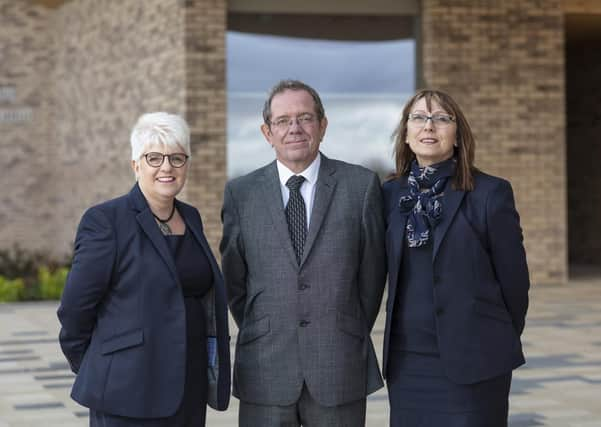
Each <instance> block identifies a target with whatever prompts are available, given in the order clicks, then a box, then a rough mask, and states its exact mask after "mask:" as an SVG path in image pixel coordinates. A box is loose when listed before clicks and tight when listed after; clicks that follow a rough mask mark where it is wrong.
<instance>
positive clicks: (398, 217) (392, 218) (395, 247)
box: [387, 182, 407, 301]
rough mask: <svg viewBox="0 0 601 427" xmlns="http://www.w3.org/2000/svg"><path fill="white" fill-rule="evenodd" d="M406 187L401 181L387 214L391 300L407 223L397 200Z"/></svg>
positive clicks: (397, 275)
mask: <svg viewBox="0 0 601 427" xmlns="http://www.w3.org/2000/svg"><path fill="white" fill-rule="evenodd" d="M406 187H407V185H406V182H403V183H401V185H400V186H399V187H398V189H397V191H395V193H394V195H393V197H392V202H393V207H392V210H391V212H390V214H389V215H388V228H387V234H388V236H387V237H388V241H389V242H390V243H389V245H390V250H391V256H390V257H389V258H391V262H390V265H389V269H390V272H389V283H390V287H391V288H390V294H391V297H392V301H394V294H395V292H396V284H397V282H398V277H399V268H400V266H401V257H402V256H403V238H404V237H405V227H406V225H407V215H403V214H401V210H400V209H399V207H398V201H399V198H400V194H401V191H402V190H403V189H405V188H406Z"/></svg>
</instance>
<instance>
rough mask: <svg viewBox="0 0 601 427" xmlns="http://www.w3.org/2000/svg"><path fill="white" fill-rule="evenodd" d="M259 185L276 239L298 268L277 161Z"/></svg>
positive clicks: (268, 167) (267, 169) (266, 170)
mask: <svg viewBox="0 0 601 427" xmlns="http://www.w3.org/2000/svg"><path fill="white" fill-rule="evenodd" d="M259 185H261V187H262V190H263V199H264V202H265V205H266V206H267V208H268V209H269V213H270V215H271V218H272V220H273V228H274V233H275V238H276V239H277V240H279V241H280V242H281V244H282V248H283V249H284V252H285V253H286V254H288V258H290V261H291V262H292V263H293V264H294V265H295V266H298V263H297V261H296V255H295V254H294V248H293V247H292V241H291V240H290V232H289V231H288V222H287V221H286V212H284V201H283V200H282V190H281V189H280V178H279V175H278V169H277V166H276V162H275V161H274V162H273V163H271V164H270V165H269V166H267V167H266V168H265V174H264V175H263V180H262V182H261V183H260V184H259ZM305 247H306V245H305Z"/></svg>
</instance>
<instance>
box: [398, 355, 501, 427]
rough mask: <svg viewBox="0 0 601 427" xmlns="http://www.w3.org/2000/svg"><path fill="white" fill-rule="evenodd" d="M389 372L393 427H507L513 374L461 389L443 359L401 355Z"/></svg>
mask: <svg viewBox="0 0 601 427" xmlns="http://www.w3.org/2000/svg"><path fill="white" fill-rule="evenodd" d="M392 354H393V355H394V356H393V357H392V358H391V360H390V362H389V363H390V365H389V369H388V381H387V383H388V397H389V400H390V425H391V427H440V426H445V427H507V415H508V398H509V388H510V385H511V373H508V374H505V375H502V376H499V377H495V378H492V379H489V380H486V381H482V382H478V383H475V384H456V383H454V382H452V381H451V380H449V379H448V378H447V377H446V375H445V374H444V370H443V366H442V362H441V360H440V358H439V357H438V355H432V354H420V353H411V352H403V351H395V352H393V353H392Z"/></svg>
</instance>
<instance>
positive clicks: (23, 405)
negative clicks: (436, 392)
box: [0, 276, 601, 427]
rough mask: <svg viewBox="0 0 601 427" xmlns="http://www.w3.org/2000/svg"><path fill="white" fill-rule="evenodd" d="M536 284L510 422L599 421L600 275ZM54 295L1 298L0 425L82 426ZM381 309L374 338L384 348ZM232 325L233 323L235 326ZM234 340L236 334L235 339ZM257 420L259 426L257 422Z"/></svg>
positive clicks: (382, 415)
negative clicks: (34, 299)
mask: <svg viewBox="0 0 601 427" xmlns="http://www.w3.org/2000/svg"><path fill="white" fill-rule="evenodd" d="M597 277H598V278H595V277H584V278H581V279H572V280H570V283H569V284H568V285H567V286H562V287H534V289H533V290H532V292H531V305H530V311H529V314H528V320H527V325H526V330H525V333H524V337H523V339H524V346H525V351H526V358H527V360H528V361H527V364H526V365H525V366H524V367H522V368H520V369H518V370H517V371H515V373H514V380H513V384H512V392H511V396H510V426H512V427H531V426H532V427H534V426H537V427H538V426H552V427H601V405H600V404H599V400H600V399H601V276H597ZM56 307H57V303H55V302H43V303H19V304H0V427H33V426H36V427H38V426H43V427H54V426H61V427H84V426H87V425H88V418H87V410H86V408H83V407H81V406H79V405H78V404H76V403H75V402H73V401H72V400H71V399H70V398H69V392H70V387H71V384H72V382H73V378H74V377H73V375H72V374H71V372H70V371H69V369H68V366H67V364H66V362H65V360H64V359H63V356H62V353H61V351H60V348H59V346H58V343H57V340H56V337H57V334H58V329H59V326H58V322H57V320H56V315H55V312H56ZM383 325H384V324H383V316H382V314H381V315H380V318H379V319H378V322H377V324H376V327H375V329H374V333H373V338H374V342H375V344H376V347H377V350H378V352H381V348H382V334H383V328H384V326H383ZM234 332H235V331H234ZM232 342H234V340H232ZM237 410H238V402H237V400H236V399H232V404H231V406H230V408H229V409H228V410H227V411H226V412H215V411H212V410H209V414H208V422H207V424H208V425H209V426H216V427H219V426H223V427H225V426H231V427H233V426H236V425H237V422H236V416H237V415H236V414H237ZM367 419H368V421H367V425H368V426H369V427H384V426H386V425H387V420H388V401H387V395H386V390H385V389H382V390H380V391H378V392H377V393H374V394H373V395H371V396H370V397H369V398H368V405H367ZM258 427H260V426H258Z"/></svg>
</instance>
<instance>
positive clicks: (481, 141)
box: [421, 0, 567, 284]
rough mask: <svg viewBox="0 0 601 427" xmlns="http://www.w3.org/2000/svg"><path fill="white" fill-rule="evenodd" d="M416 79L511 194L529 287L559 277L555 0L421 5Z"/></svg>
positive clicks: (562, 240)
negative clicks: (468, 132) (452, 100)
mask: <svg viewBox="0 0 601 427" xmlns="http://www.w3.org/2000/svg"><path fill="white" fill-rule="evenodd" d="M422 7H423V9H422V30H421V31H422V42H423V45H422V49H423V58H422V59H423V74H424V81H425V84H426V85H427V86H430V87H438V88H441V89H444V90H446V91H448V92H450V93H451V94H452V95H454V97H456V99H458V101H459V103H460V105H462V107H463V109H464V111H465V112H466V114H467V117H468V120H469V121H470V123H471V125H472V128H473V130H474V132H475V136H476V142H477V149H476V164H477V166H479V167H480V168H481V169H483V170H484V171H486V172H489V173H491V174H494V175H498V176H502V177H506V178H508V179H509V180H510V181H511V182H512V184H513V188H514V191H515V194H516V199H517V206H518V210H519V211H520V214H521V218H522V227H523V229H524V234H525V245H526V250H527V254H528V261H529V265H530V269H531V278H532V281H533V282H534V283H536V284H545V283H564V282H565V280H566V275H567V271H566V270H567V264H566V259H567V253H566V251H567V229H566V227H567V224H566V171H565V137H564V129H565V111H564V105H565V100H564V98H565V95H564V62H563V61H564V58H563V50H564V47H563V20H562V18H563V17H562V13H561V8H560V3H559V0H556V1H552V0H549V1H543V2H541V1H536V0H508V1H503V2H499V1H494V0H481V1H477V2H476V1H453V2H450V1H441V0H425V1H423V2H422Z"/></svg>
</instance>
